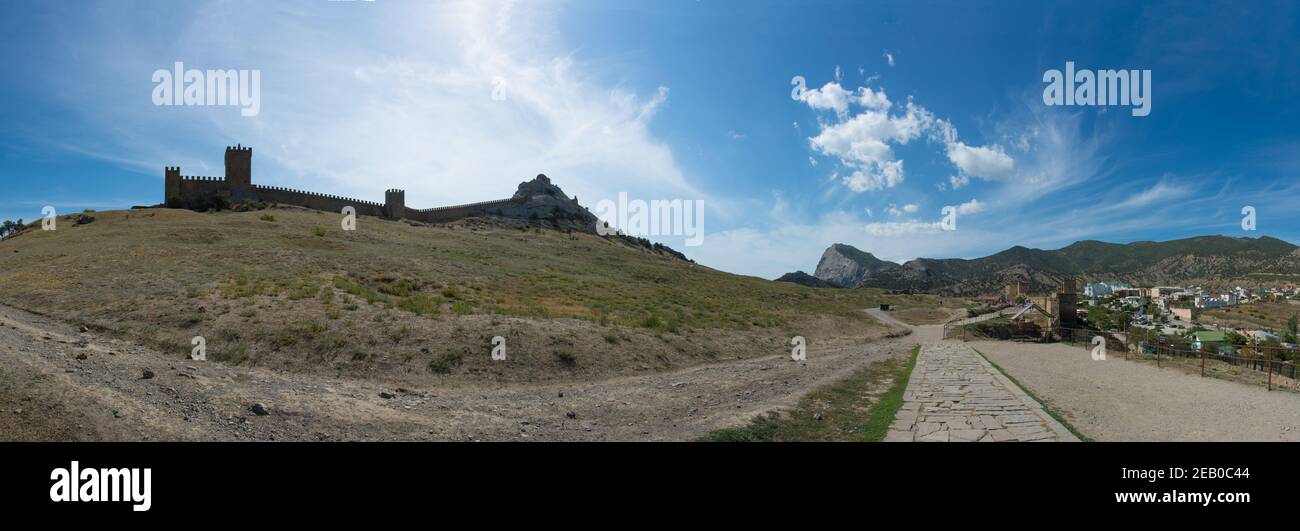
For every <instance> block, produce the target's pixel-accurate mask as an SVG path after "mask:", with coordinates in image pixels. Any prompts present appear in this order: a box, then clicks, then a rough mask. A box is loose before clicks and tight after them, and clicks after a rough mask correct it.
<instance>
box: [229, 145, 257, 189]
mask: <svg viewBox="0 0 1300 531" xmlns="http://www.w3.org/2000/svg"><path fill="white" fill-rule="evenodd" d="M226 186H229V187H230V189H231V190H247V189H249V188H252V187H253V148H251V147H243V146H235V147H229V146H227V147H226Z"/></svg>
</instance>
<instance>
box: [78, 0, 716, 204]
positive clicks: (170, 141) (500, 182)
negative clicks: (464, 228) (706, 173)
mask: <svg viewBox="0 0 1300 531" xmlns="http://www.w3.org/2000/svg"><path fill="white" fill-rule="evenodd" d="M324 4H328V3H325V2H322V5H323V7H321V8H320V10H321V11H323V12H325V14H322V13H319V12H315V11H313V10H310V9H304V10H301V11H302V13H299V14H300V15H302V16H301V17H298V18H295V17H285V16H282V13H280V11H283V10H284V9H285V8H283V7H281V6H279V5H273V4H267V3H251V4H247V5H244V6H242V7H241V9H240V10H237V11H231V10H230V9H229V6H227V5H226V3H225V2H211V3H209V4H204V5H196V6H190V7H187V8H186V11H187V12H192V13H190V14H191V15H193V16H188V17H187V19H189V20H192V22H191V23H190V24H189V25H186V26H184V27H182V28H178V29H175V30H170V28H169V30H170V31H162V32H160V34H161V35H165V37H159V38H160V39H162V38H165V39H166V42H165V43H164V44H165V45H166V46H165V47H163V48H160V47H159V46H145V45H146V44H154V43H149V42H146V43H141V42H130V41H121V40H115V39H112V38H108V36H109V35H112V34H114V33H115V32H117V31H119V30H118V28H120V27H124V26H130V25H129V24H124V23H123V22H124V21H123V20H117V19H116V18H115V17H121V18H127V17H129V14H125V13H108V14H106V15H105V18H106V20H102V21H99V22H98V23H97V24H92V25H89V28H90V29H89V30H87V29H86V27H85V26H84V25H83V27H82V30H81V31H85V32H90V33H92V34H91V35H87V36H86V38H87V39H88V40H89V41H92V42H103V43H108V44H106V45H104V46H101V47H97V48H94V49H93V50H90V52H91V53H92V54H94V55H92V56H87V57H82V58H78V59H77V62H78V63H83V62H84V63H86V64H103V65H113V70H112V71H111V73H109V74H103V76H101V77H102V78H103V79H105V80H106V82H103V83H98V84H96V85H97V86H95V87H89V88H87V89H86V90H91V91H102V92H103V93H101V94H98V95H96V97H94V98H89V97H86V96H85V95H82V94H75V93H70V94H68V97H69V98H72V99H74V100H75V101H80V102H84V101H91V100H103V101H117V102H124V103H123V104H121V105H90V106H87V105H79V104H78V105H76V106H75V107H76V108H77V109H80V110H82V111H83V112H85V113H87V114H88V116H86V117H85V118H84V121H85V122H87V124H88V126H89V127H92V128H108V129H111V130H114V131H118V132H119V133H120V134H117V135H115V137H116V138H120V139H121V140H120V142H121V143H122V145H121V146H112V145H105V146H96V147H95V149H97V150H99V151H102V152H113V153H120V154H122V156H123V157H127V158H130V159H132V160H143V161H153V162H152V164H154V165H156V166H152V167H154V168H157V167H161V166H162V165H177V164H179V165H181V166H182V171H184V172H186V173H190V172H194V171H197V170H199V169H200V165H201V163H208V164H209V165H211V166H215V167H220V164H221V149H222V148H223V147H224V146H225V145H226V144H227V143H230V144H234V143H236V142H238V143H242V144H244V145H249V146H252V147H253V149H254V154H255V156H254V159H253V164H254V168H253V179H254V181H255V182H259V183H262V184H274V185H280V186H289V187H294V188H305V189H310V190H318V191H321V192H328V193H332V194H337V195H346V196H351V197H356V198H358V199H370V200H379V201H382V199H383V190H384V189H386V188H404V189H406V200H407V203H408V204H410V205H412V206H416V207H432V206H439V205H447V204H455V203H462V202H471V201H483V200H489V199H494V198H501V197H509V196H510V195H511V194H512V193H514V191H515V187H516V186H517V185H518V183H519V182H521V181H525V180H528V179H531V178H532V177H533V176H535V175H537V174H538V173H546V174H547V175H548V176H550V177H551V178H552V180H553V181H554V182H555V183H556V184H557V185H559V186H561V187H562V188H563V189H564V190H565V191H566V192H568V193H569V194H571V195H578V196H579V197H580V198H581V199H582V200H583V203H588V204H591V202H592V201H593V200H595V199H597V198H601V197H614V196H616V195H617V193H618V192H619V191H626V192H628V193H629V194H631V195H634V196H642V197H680V198H689V199H706V194H704V193H702V192H701V191H699V190H698V189H697V188H695V187H694V186H693V185H692V184H691V183H690V182H688V178H687V176H686V175H685V174H684V172H683V171H682V169H681V168H680V166H679V165H678V163H677V161H676V159H675V157H674V155H673V152H672V150H671V149H670V148H669V147H668V145H667V144H666V143H665V142H664V141H662V140H661V139H659V138H657V137H656V136H655V135H654V134H653V133H652V132H651V131H650V127H649V125H650V124H651V121H652V120H653V119H654V118H655V116H656V115H657V114H658V113H661V112H664V111H665V110H666V109H668V108H670V100H669V93H670V91H669V89H668V88H667V87H654V86H651V87H647V88H643V89H641V90H634V89H631V88H627V87H626V86H624V85H619V84H611V83H609V82H606V81H604V80H603V78H602V77H601V76H600V75H599V73H597V72H593V71H592V69H591V68H590V67H589V66H588V65H586V64H584V63H583V62H582V59H581V56H580V55H578V52H574V51H573V50H575V49H578V48H577V46H578V45H579V43H570V42H564V41H562V40H561V39H562V36H561V34H560V33H559V32H558V31H557V28H558V26H559V24H558V21H557V20H556V17H557V16H558V12H559V11H560V9H559V8H558V7H557V6H556V5H554V4H550V3H531V2H527V3H512V2H465V1H457V2H439V3H428V4H423V3H418V4H402V5H400V6H388V7H385V8H383V9H378V8H376V9H357V10H349V11H355V15H354V16H353V15H349V16H347V17H339V16H337V14H336V11H337V10H336V9H335V8H336V7H337V6H331V5H324ZM380 7H383V6H380ZM232 25H239V26H240V27H242V28H243V31H241V32H240V37H241V38H240V39H230V38H229V33H228V32H225V31H219V30H220V29H221V28H225V27H229V26H232ZM131 27H134V26H131ZM100 28H102V29H100ZM96 32H102V33H103V34H100V33H96ZM141 48H158V49H166V50H167V51H168V53H167V54H165V55H166V61H165V62H163V63H161V64H158V63H156V58H157V57H159V56H158V55H157V54H149V55H146V56H141V55H140V53H139V52H138V49H141ZM174 59H179V60H183V61H185V63H186V66H187V67H188V66H192V67H194V68H258V69H260V70H261V71H262V75H263V80H264V83H263V84H262V87H261V88H262V98H261V100H262V109H261V113H260V114H259V115H258V116H257V117H256V118H254V119H250V118H243V117H240V116H239V114H238V113H237V112H236V113H228V112H223V111H225V110H227V109H218V108H161V107H154V106H152V105H151V104H150V101H149V99H148V98H147V97H145V98H141V97H139V95H138V94H136V93H135V92H134V91H137V90H138V89H137V87H138V86H139V77H140V74H139V73H138V72H141V71H143V72H146V75H145V77H144V79H146V80H147V79H148V76H147V73H148V72H151V71H153V70H154V69H157V68H163V67H168V66H169V65H170V63H171V61H172V60H174ZM112 76H120V77H121V79H118V78H115V77H112ZM133 80H134V81H133ZM494 80H503V81H504V83H503V84H501V87H502V89H503V90H502V91H501V95H503V96H504V98H494V97H493V95H494V94H493V89H494V83H493V81H494ZM56 81H59V80H56ZM58 84H59V85H61V86H69V85H68V84H67V83H65V82H61V81H60V82H59V83H58ZM104 87H108V88H107V89H105V88H104ZM114 87H129V89H127V88H124V89H121V90H129V91H132V92H126V93H122V94H118V93H116V91H117V90H118V89H116V88H114ZM146 96H147V91H146ZM136 102H143V104H138V103H136ZM141 138H150V139H153V140H151V141H148V142H144V141H141ZM187 168H189V169H187ZM612 176H617V177H618V178H617V179H613V178H611V177H612ZM159 179H161V176H159ZM706 204H713V205H720V204H721V203H719V202H716V201H713V202H706ZM711 208H713V207H711ZM710 213H711V214H714V213H716V212H712V211H711V212H710Z"/></svg>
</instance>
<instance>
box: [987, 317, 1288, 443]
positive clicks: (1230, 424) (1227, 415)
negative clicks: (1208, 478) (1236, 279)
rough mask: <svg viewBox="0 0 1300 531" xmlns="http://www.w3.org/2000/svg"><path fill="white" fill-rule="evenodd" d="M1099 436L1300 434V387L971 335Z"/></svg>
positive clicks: (1253, 437)
mask: <svg viewBox="0 0 1300 531" xmlns="http://www.w3.org/2000/svg"><path fill="white" fill-rule="evenodd" d="M968 344H969V345H970V346H972V347H974V348H975V349H977V350H979V351H980V352H982V353H983V354H984V356H985V357H986V358H988V359H989V360H990V361H992V362H994V363H996V364H998V366H1000V367H1002V369H1003V370H1004V371H1006V372H1007V374H1009V375H1011V376H1012V377H1014V378H1015V379H1016V380H1017V381H1019V382H1020V383H1021V384H1023V385H1024V386H1025V387H1027V388H1029V389H1031V390H1032V391H1033V392H1034V394H1035V395H1037V396H1038V397H1039V398H1041V399H1042V400H1043V401H1044V402H1046V403H1047V404H1048V405H1050V406H1051V407H1052V408H1053V409H1055V410H1057V411H1059V412H1061V414H1062V415H1064V416H1065V417H1066V418H1067V419H1068V420H1069V422H1070V424H1071V425H1073V426H1074V427H1075V428H1076V429H1078V430H1079V432H1080V433H1082V434H1084V435H1087V436H1088V437H1091V438H1093V439H1095V440H1098V441H1300V414H1297V413H1296V412H1297V411H1300V394H1296V393H1294V392H1290V391H1276V390H1275V391H1267V390H1265V388H1264V386H1262V385H1247V384H1243V383H1239V382H1232V381H1227V380H1219V379H1216V378H1202V377H1201V376H1199V375H1197V374H1188V373H1184V372H1181V371H1179V370H1177V369H1171V368H1168V367H1166V368H1163V369H1162V368H1157V367H1155V366H1152V365H1149V364H1145V363H1137V362H1133V361H1127V360H1125V359H1124V357H1123V356H1122V355H1120V356H1113V355H1112V356H1108V357H1107V358H1106V359H1105V360H1094V359H1092V356H1091V353H1090V351H1089V350H1088V349H1083V348H1078V347H1072V346H1069V345H1064V344H1060V343H1054V344H1041V343H1014V342H1009V341H975V342H971V343H968Z"/></svg>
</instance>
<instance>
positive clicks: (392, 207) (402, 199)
mask: <svg viewBox="0 0 1300 531" xmlns="http://www.w3.org/2000/svg"><path fill="white" fill-rule="evenodd" d="M384 213H385V214H387V215H388V217H389V218H392V219H397V218H404V217H406V190H398V189H396V188H393V189H390V190H385V191H384Z"/></svg>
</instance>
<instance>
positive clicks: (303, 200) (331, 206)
mask: <svg viewBox="0 0 1300 531" xmlns="http://www.w3.org/2000/svg"><path fill="white" fill-rule="evenodd" d="M253 189H254V190H256V191H257V197H258V199H260V200H261V201H266V202H274V203H280V204H285V205H294V206H300V207H304V208H311V209H315V210H325V211H328V212H341V211H342V210H343V207H345V206H350V207H353V208H355V209H357V215H359V216H375V217H387V216H386V215H385V213H384V205H382V204H379V203H376V202H374V201H365V200H361V199H351V198H347V197H339V196H336V195H329V194H319V193H316V192H307V191H303V190H291V189H288V188H279V187H276V186H261V185H256V184H255V185H253Z"/></svg>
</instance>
